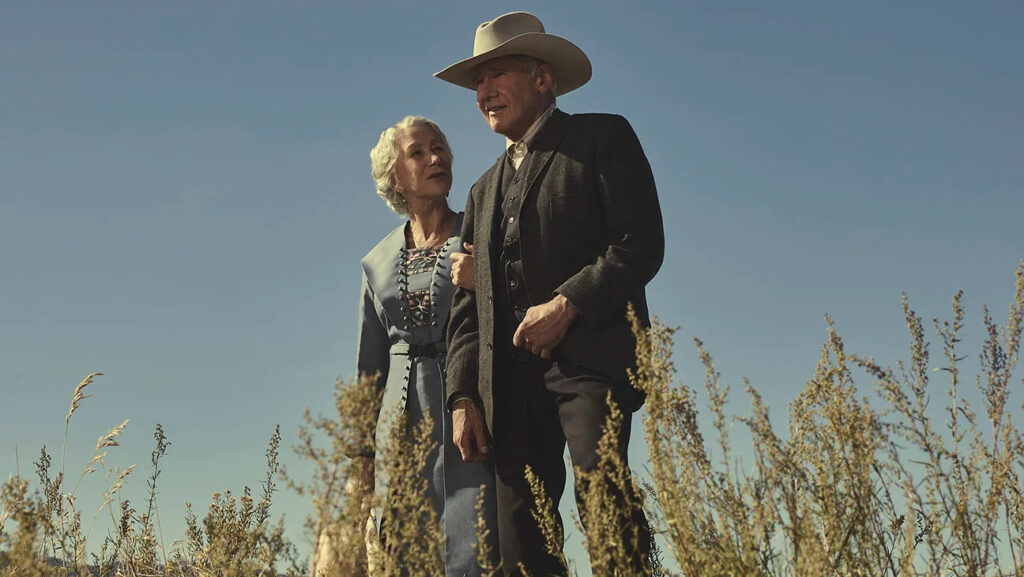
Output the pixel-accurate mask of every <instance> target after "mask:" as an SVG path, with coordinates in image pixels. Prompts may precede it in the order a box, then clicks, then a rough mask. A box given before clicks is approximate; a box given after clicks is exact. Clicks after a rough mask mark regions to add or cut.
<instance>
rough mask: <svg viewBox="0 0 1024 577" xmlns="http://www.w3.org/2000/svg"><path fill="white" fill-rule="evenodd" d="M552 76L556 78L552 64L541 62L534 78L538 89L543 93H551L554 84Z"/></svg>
mask: <svg viewBox="0 0 1024 577" xmlns="http://www.w3.org/2000/svg"><path fill="white" fill-rule="evenodd" d="M552 78H554V69H552V68H551V65H550V64H541V65H540V66H538V67H537V76H536V78H534V82H535V83H536V86H537V91H538V92H540V93H541V94H550V93H551V85H552V84H553V82H552Z"/></svg>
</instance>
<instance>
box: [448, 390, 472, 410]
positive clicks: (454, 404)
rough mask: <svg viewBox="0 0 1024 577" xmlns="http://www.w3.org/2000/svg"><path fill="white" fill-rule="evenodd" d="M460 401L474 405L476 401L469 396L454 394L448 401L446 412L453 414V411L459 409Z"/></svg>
mask: <svg viewBox="0 0 1024 577" xmlns="http://www.w3.org/2000/svg"><path fill="white" fill-rule="evenodd" d="M462 401H469V402H470V403H471V404H473V405H476V401H475V400H474V399H473V397H471V396H470V395H467V394H456V395H453V396H452V397H451V399H449V400H448V412H449V413H451V412H454V411H455V409H457V408H459V407H458V405H459V403H460V402H462Z"/></svg>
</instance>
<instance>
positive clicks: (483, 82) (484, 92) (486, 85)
mask: <svg viewBox="0 0 1024 577" xmlns="http://www.w3.org/2000/svg"><path fill="white" fill-rule="evenodd" d="M493 86H494V83H493V82H491V80H490V79H489V78H482V79H480V82H479V83H478V84H477V85H476V98H477V100H479V101H481V102H483V101H484V99H486V98H487V96H488V95H490V94H491V88H492V87H493Z"/></svg>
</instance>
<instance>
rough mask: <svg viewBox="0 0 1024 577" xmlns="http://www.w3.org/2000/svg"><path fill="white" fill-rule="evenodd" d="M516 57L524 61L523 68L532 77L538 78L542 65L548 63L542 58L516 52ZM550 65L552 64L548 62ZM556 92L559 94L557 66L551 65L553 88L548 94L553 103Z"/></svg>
mask: <svg viewBox="0 0 1024 577" xmlns="http://www.w3.org/2000/svg"><path fill="white" fill-rule="evenodd" d="M514 58H515V59H516V60H518V61H520V62H522V64H523V68H524V69H525V70H526V72H527V73H528V74H529V75H530V78H536V77H537V72H538V71H539V70H540V67H541V65H543V64H548V63H547V62H544V61H543V60H541V59H540V58H535V57H533V56H526V55H525V54H516V55H515V56H514ZM548 66H551V65H550V64H548ZM555 94H558V79H556V78H555V67H554V66H551V90H550V91H548V96H549V97H550V98H551V104H554V103H555Z"/></svg>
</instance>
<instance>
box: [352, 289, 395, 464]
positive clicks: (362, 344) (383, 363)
mask: <svg viewBox="0 0 1024 577" xmlns="http://www.w3.org/2000/svg"><path fill="white" fill-rule="evenodd" d="M359 293H360V297H359V317H358V328H359V340H358V342H357V344H356V371H357V373H356V376H357V377H358V378H363V377H373V376H374V375H376V382H375V383H374V384H375V385H376V387H377V391H378V392H380V391H383V390H384V386H385V385H386V384H387V382H388V369H389V368H390V366H391V342H390V339H389V338H388V331H387V328H386V327H385V326H384V323H383V322H382V321H381V317H380V315H379V314H378V311H379V310H383V307H382V306H381V304H380V301H378V300H377V297H376V295H375V294H374V292H373V289H372V288H371V287H370V283H369V282H368V281H367V279H366V271H363V280H362V288H361V289H360V291H359ZM359 454H360V455H361V456H365V457H373V456H374V454H373V452H372V451H361V452H360V453H359Z"/></svg>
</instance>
